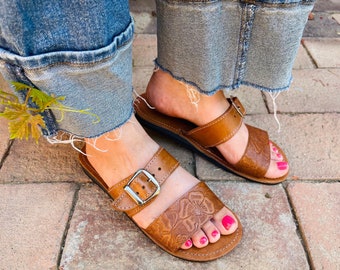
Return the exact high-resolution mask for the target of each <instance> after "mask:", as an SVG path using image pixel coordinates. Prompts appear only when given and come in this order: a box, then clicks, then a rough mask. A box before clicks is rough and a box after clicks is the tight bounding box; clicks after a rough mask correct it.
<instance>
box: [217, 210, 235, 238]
mask: <svg viewBox="0 0 340 270" xmlns="http://www.w3.org/2000/svg"><path fill="white" fill-rule="evenodd" d="M213 223H214V225H215V226H216V228H217V229H218V231H219V232H220V234H222V235H228V234H232V233H233V232H235V231H236V229H237V227H238V222H237V218H236V217H235V216H234V214H233V213H232V212H231V211H230V210H228V209H227V208H223V209H222V210H220V211H219V212H218V213H217V214H216V215H215V216H214V219H213Z"/></svg>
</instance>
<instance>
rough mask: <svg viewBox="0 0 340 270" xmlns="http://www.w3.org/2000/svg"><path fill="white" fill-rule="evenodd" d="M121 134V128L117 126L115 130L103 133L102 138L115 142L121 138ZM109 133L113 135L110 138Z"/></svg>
mask: <svg viewBox="0 0 340 270" xmlns="http://www.w3.org/2000/svg"><path fill="white" fill-rule="evenodd" d="M122 134H123V129H122V128H121V127H120V128H117V129H115V130H112V131H111V132H109V133H107V134H104V138H105V139H106V140H108V141H110V142H115V141H119V140H120V139H121V138H122ZM111 135H114V136H113V138H111Z"/></svg>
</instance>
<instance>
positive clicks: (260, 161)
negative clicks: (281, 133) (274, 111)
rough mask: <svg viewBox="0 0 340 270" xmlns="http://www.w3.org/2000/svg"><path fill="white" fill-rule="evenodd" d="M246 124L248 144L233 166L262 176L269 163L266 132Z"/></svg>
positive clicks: (268, 146)
mask: <svg viewBox="0 0 340 270" xmlns="http://www.w3.org/2000/svg"><path fill="white" fill-rule="evenodd" d="M246 126H247V128H248V132H249V139H248V145H247V148H246V150H245V153H244V154H243V156H242V158H241V159H240V161H239V162H238V163H236V164H235V165H234V166H233V167H234V168H235V169H237V170H238V171H241V172H244V173H248V174H251V175H254V176H255V177H263V176H264V175H265V174H266V172H267V170H268V168H269V164H270V145H269V137H268V133H267V132H266V131H264V130H262V129H259V128H256V127H253V126H249V125H246Z"/></svg>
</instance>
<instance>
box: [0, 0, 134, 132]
mask: <svg viewBox="0 0 340 270" xmlns="http://www.w3.org/2000/svg"><path fill="white" fill-rule="evenodd" d="M133 31H134V24H133V21H132V19H131V16H130V13H129V5H128V1H127V0H126V1H123V0H104V1H78V0H58V1H53V0H49V1H47V0H26V1H21V0H8V1H1V2H0V70H1V73H2V75H3V76H4V77H5V79H6V80H8V81H20V82H23V83H26V84H29V85H32V86H35V87H37V88H39V89H40V90H42V91H44V92H47V93H49V94H54V95H56V96H65V97H66V99H65V101H63V104H64V105H66V106H70V107H73V108H74V109H77V110H83V109H90V111H91V113H94V114H96V115H97V116H98V117H99V118H100V122H99V123H94V121H95V120H96V118H94V117H93V116H90V115H85V114H80V113H66V114H65V117H64V119H63V120H62V121H61V122H56V121H55V119H59V118H60V115H58V112H56V111H53V112H50V111H47V112H46V113H44V115H43V116H44V120H45V122H46V124H47V129H46V130H44V131H43V132H44V135H46V136H52V135H55V134H56V132H57V131H58V130H64V131H67V132H70V133H72V134H74V135H77V136H80V137H96V136H99V135H101V134H103V133H105V132H108V131H110V130H113V129H115V128H117V127H119V126H121V125H123V124H124V123H125V122H126V121H127V120H128V119H129V118H130V117H131V115H132V113H133V106H132V104H133V96H132V38H133Z"/></svg>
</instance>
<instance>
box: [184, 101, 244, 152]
mask: <svg viewBox="0 0 340 270" xmlns="http://www.w3.org/2000/svg"><path fill="white" fill-rule="evenodd" d="M227 101H228V102H229V104H230V106H229V108H228V109H227V110H226V111H225V113H224V114H222V115H221V116H220V117H218V118H216V119H215V120H213V121H211V122H209V123H207V124H205V125H203V126H199V127H196V128H194V129H192V130H190V131H188V132H186V133H185V136H187V137H190V138H191V139H193V140H195V141H196V142H198V143H199V144H200V145H201V146H203V147H205V148H209V147H215V146H217V145H219V144H221V143H224V142H226V141H228V140H229V139H231V138H232V137H233V136H234V135H235V134H236V132H237V131H238V130H239V129H240V127H241V125H242V121H243V117H244V115H245V114H246V111H245V109H244V107H243V105H242V104H241V102H240V101H239V100H238V98H237V97H231V98H227Z"/></svg>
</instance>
